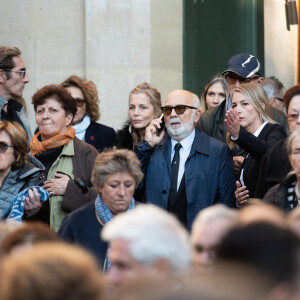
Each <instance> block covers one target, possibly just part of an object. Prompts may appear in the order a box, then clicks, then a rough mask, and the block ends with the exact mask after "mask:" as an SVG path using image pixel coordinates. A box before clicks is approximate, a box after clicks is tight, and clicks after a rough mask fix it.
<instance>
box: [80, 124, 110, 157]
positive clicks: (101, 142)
mask: <svg viewBox="0 0 300 300" xmlns="http://www.w3.org/2000/svg"><path fill="white" fill-rule="evenodd" d="M115 138H116V133H115V131H114V129H113V128H111V127H108V126H106V125H103V124H99V123H96V122H91V124H90V126H89V127H88V128H87V129H86V132H85V136H84V141H85V142H86V143H88V144H90V145H92V146H94V147H95V148H96V149H97V151H98V152H102V151H103V150H104V148H110V147H112V146H113V145H114V141H115Z"/></svg>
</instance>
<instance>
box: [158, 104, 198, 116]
mask: <svg viewBox="0 0 300 300" xmlns="http://www.w3.org/2000/svg"><path fill="white" fill-rule="evenodd" d="M173 108H174V109H175V112H176V114H177V115H182V114H183V113H184V112H185V110H186V109H187V108H190V109H198V108H197V107H193V106H189V105H183V104H180V105H176V106H162V107H161V108H160V109H161V111H162V113H163V114H164V115H165V116H169V115H170V114H171V113H172V110H173Z"/></svg>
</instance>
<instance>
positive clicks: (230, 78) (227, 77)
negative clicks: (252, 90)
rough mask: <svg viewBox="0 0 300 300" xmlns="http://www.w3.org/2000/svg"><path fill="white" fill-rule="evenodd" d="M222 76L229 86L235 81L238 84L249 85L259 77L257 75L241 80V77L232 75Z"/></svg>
mask: <svg viewBox="0 0 300 300" xmlns="http://www.w3.org/2000/svg"><path fill="white" fill-rule="evenodd" d="M224 76H225V79H226V81H227V82H228V83H230V84H235V83H236V81H237V80H238V81H239V82H240V83H250V82H251V81H252V80H256V79H258V78H259V77H260V76H259V75H256V76H253V77H251V78H243V77H240V76H236V75H233V74H230V73H226V74H225V75H224Z"/></svg>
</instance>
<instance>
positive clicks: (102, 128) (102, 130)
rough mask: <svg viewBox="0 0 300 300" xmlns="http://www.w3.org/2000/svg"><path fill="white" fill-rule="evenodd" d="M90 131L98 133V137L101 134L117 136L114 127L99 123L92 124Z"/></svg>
mask: <svg viewBox="0 0 300 300" xmlns="http://www.w3.org/2000/svg"><path fill="white" fill-rule="evenodd" d="M88 129H90V130H92V131H96V133H97V134H98V135H99V134H106V133H111V134H115V130H114V129H113V128H112V127H109V126H107V125H104V124H101V123H97V122H91V124H90V126H89V127H88Z"/></svg>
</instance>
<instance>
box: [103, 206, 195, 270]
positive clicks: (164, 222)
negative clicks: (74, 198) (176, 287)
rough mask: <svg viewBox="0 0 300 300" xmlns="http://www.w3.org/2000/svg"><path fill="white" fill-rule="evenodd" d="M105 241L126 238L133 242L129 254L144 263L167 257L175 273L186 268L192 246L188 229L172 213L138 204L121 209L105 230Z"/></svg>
mask: <svg viewBox="0 0 300 300" xmlns="http://www.w3.org/2000/svg"><path fill="white" fill-rule="evenodd" d="M101 236H102V238H103V239H104V240H105V241H111V240H113V239H117V238H119V239H124V240H126V241H129V243H130V254H131V255H132V257H133V258H134V259H135V260H136V261H138V262H139V263H140V264H142V265H144V266H149V265H151V264H153V263H155V262H156V261H157V260H158V259H161V258H162V259H165V260H166V261H167V262H168V263H169V265H170V266H171V267H172V270H173V271H174V273H175V274H174V275H179V274H182V273H183V272H185V271H187V269H188V268H189V266H190V261H191V248H190V244H189V236H188V233H187V231H186V229H185V228H184V227H183V226H182V225H181V224H180V223H179V221H178V220H177V219H176V218H175V217H174V216H173V215H171V214H169V213H167V212H166V211H163V210H162V209H160V208H159V207H156V206H154V205H150V204H145V205H139V206H138V207H136V208H135V209H133V210H131V211H128V212H125V213H121V214H119V215H118V216H116V217H115V218H114V219H113V220H112V221H111V222H109V223H108V224H107V225H106V226H105V227H104V228H103V230H102V234H101Z"/></svg>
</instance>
